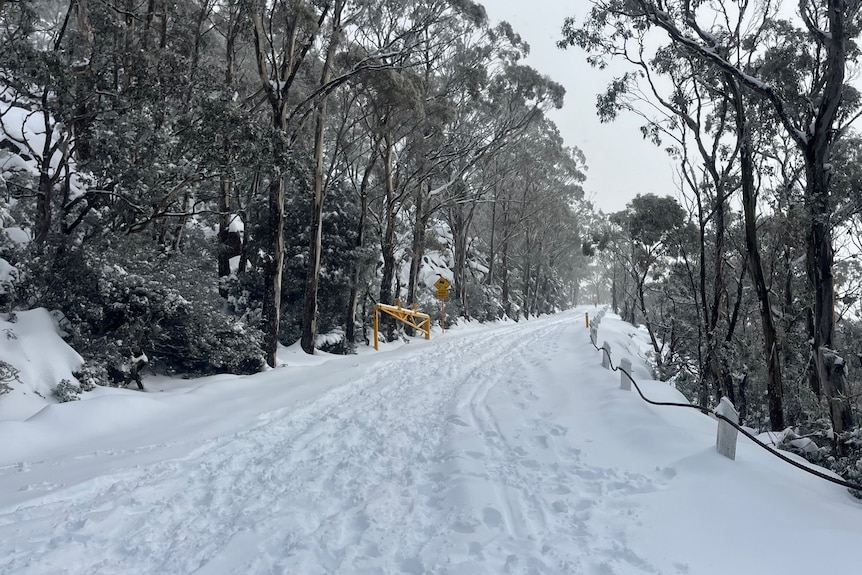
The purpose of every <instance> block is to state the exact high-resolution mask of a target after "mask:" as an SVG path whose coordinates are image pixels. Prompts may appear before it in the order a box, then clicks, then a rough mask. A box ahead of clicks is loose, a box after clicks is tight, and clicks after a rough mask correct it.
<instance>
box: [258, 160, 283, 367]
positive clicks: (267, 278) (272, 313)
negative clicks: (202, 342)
mask: <svg viewBox="0 0 862 575" xmlns="http://www.w3.org/2000/svg"><path fill="white" fill-rule="evenodd" d="M276 173H277V176H276V177H275V179H274V180H273V181H272V182H270V184H269V196H268V201H267V212H268V218H267V224H268V228H269V242H268V243H269V248H270V252H269V254H267V256H266V260H265V262H264V265H263V314H262V320H263V352H264V354H265V356H266V363H267V364H269V366H270V367H275V366H276V362H277V361H278V358H277V352H278V333H279V328H280V325H279V324H280V322H281V278H282V274H283V273H284V187H285V182H284V178H285V176H284V175H283V174H281V171H280V170H277V172H276Z"/></svg>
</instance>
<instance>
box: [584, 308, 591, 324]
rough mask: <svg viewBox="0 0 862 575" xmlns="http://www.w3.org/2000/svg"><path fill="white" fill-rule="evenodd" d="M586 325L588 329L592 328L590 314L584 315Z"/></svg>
mask: <svg viewBox="0 0 862 575" xmlns="http://www.w3.org/2000/svg"><path fill="white" fill-rule="evenodd" d="M584 323H585V324H586V326H587V327H590V314H589V312H587V313H585V314H584Z"/></svg>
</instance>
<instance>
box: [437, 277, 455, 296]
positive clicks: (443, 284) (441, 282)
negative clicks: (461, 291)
mask: <svg viewBox="0 0 862 575" xmlns="http://www.w3.org/2000/svg"><path fill="white" fill-rule="evenodd" d="M450 285H452V284H450V283H449V280H447V279H446V278H444V277H443V276H440V277H439V278H437V281H436V282H434V287H435V288H437V293H438V294H439V293H440V291H445V290H448V289H449V286H450ZM437 297H440V296H439V295H438V296H437Z"/></svg>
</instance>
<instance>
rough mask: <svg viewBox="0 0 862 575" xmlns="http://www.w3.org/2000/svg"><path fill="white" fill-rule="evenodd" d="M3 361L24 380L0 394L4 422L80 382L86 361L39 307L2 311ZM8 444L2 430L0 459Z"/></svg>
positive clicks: (20, 417)
mask: <svg viewBox="0 0 862 575" xmlns="http://www.w3.org/2000/svg"><path fill="white" fill-rule="evenodd" d="M0 362H5V363H7V364H11V365H13V366H14V367H15V368H17V370H18V379H19V380H20V382H19V383H18V384H17V385H12V386H11V387H12V391H10V392H9V393H8V394H6V395H0V425H2V422H3V421H7V420H13V421H23V420H25V419H27V418H28V417H30V416H32V415H33V414H35V413H36V412H37V411H39V410H41V409H43V408H44V407H45V406H46V403H47V402H48V401H49V398H50V397H51V392H52V390H53V389H54V387H56V385H57V384H58V383H60V381H61V380H63V379H68V380H69V381H71V382H75V383H77V379H75V378H74V376H73V375H72V372H73V371H76V370H77V369H79V368H80V367H81V365H83V363H84V360H83V359H82V358H81V356H80V355H78V353H77V352H75V350H73V349H72V348H71V347H69V345H68V344H67V343H66V342H65V341H63V340H62V339H61V338H60V336H59V328H58V327H57V326H56V322H55V319H54V318H53V317H52V316H51V314H50V313H49V312H48V310H46V309H43V308H39V309H33V310H30V311H19V312H16V313H15V314H0ZM55 432H56V430H55ZM62 433H68V432H66V431H64V432H62ZM6 443H7V438H6V436H5V434H3V433H0V458H2V455H3V454H4V453H5V450H6V449H8V448H9V447H10V446H8V445H6ZM0 465H2V463H0ZM2 572H3V571H2V568H0V573H2Z"/></svg>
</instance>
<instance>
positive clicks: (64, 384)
mask: <svg viewBox="0 0 862 575" xmlns="http://www.w3.org/2000/svg"><path fill="white" fill-rule="evenodd" d="M51 394H52V395H53V396H54V397H56V398H57V401H59V402H60V403H67V402H69V401H78V400H79V399H81V388H80V387H79V386H77V385H75V384H74V383H72V382H71V381H69V380H68V379H61V380H60V383H58V384H57V386H56V387H55V388H54V389H53V390H52V391H51Z"/></svg>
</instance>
